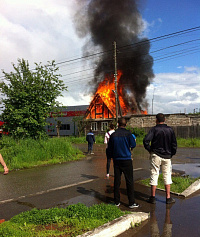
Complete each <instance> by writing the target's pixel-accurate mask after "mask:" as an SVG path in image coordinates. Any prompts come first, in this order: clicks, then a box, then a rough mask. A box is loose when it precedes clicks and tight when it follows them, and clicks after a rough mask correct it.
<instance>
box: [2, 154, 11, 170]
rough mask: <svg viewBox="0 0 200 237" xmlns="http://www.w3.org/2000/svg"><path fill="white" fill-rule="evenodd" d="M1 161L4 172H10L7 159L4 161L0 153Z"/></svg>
mask: <svg viewBox="0 0 200 237" xmlns="http://www.w3.org/2000/svg"><path fill="white" fill-rule="evenodd" d="M0 163H1V165H2V166H3V168H4V174H8V172H9V170H8V167H7V165H6V163H5V161H4V159H3V157H2V155H1V154H0Z"/></svg>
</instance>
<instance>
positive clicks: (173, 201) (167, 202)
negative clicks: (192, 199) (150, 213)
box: [166, 197, 176, 204]
mask: <svg viewBox="0 0 200 237" xmlns="http://www.w3.org/2000/svg"><path fill="white" fill-rule="evenodd" d="M175 202H176V200H175V199H173V198H171V197H170V198H166V204H172V203H175Z"/></svg>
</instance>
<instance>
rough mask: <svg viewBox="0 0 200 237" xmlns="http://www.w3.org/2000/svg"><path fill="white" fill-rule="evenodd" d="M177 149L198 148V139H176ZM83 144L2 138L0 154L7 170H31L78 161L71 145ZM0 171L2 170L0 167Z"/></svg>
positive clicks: (78, 153)
mask: <svg viewBox="0 0 200 237" xmlns="http://www.w3.org/2000/svg"><path fill="white" fill-rule="evenodd" d="M142 141H143V136H138V137H137V140H136V142H137V146H143V143H142ZM177 142H178V147H191V148H195V147H196V148H199V147H200V139H198V138H194V139H182V138H177ZM81 143H85V144H86V140H85V137H73V136H70V137H61V138H57V137H56V138H47V139H45V140H33V139H23V140H14V139H12V138H11V137H8V136H3V138H2V139H0V153H1V154H2V156H3V157H4V160H5V161H6V163H7V166H8V167H9V170H17V169H23V168H31V167H34V166H41V165H46V164H58V163H62V162H67V161H72V160H79V159H81V158H83V157H84V155H83V153H82V152H81V151H80V150H78V149H76V148H74V147H73V146H72V144H81ZM96 143H97V144H103V143H104V137H103V136H96ZM0 171H3V168H2V167H1V166H0Z"/></svg>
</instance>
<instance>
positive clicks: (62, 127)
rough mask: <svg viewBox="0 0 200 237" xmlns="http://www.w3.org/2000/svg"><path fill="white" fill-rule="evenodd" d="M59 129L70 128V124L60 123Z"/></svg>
mask: <svg viewBox="0 0 200 237" xmlns="http://www.w3.org/2000/svg"><path fill="white" fill-rule="evenodd" d="M60 130H70V124H61V126H60Z"/></svg>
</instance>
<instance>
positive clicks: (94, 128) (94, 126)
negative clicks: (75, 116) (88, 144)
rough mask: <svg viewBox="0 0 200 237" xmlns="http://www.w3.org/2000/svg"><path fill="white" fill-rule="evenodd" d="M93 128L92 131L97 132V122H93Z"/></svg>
mask: <svg viewBox="0 0 200 237" xmlns="http://www.w3.org/2000/svg"><path fill="white" fill-rule="evenodd" d="M91 128H92V131H97V122H92V123H91Z"/></svg>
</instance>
